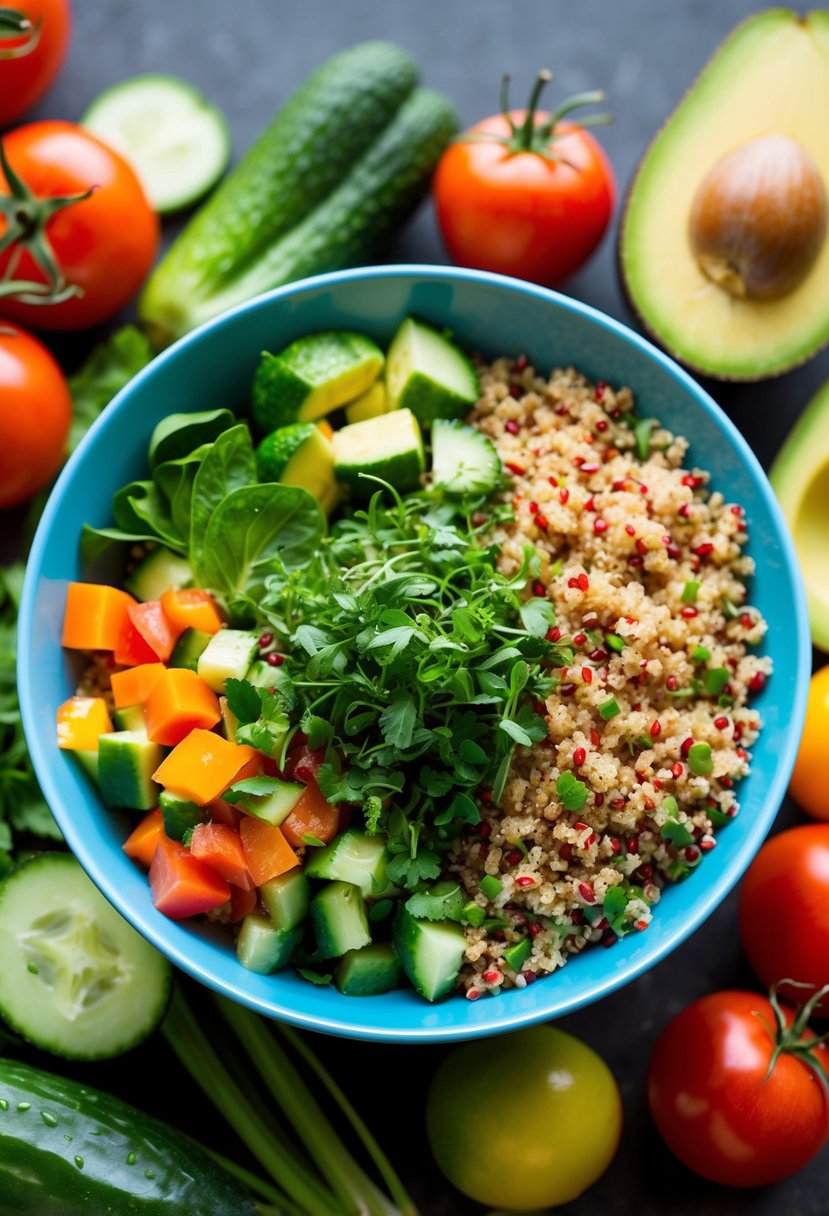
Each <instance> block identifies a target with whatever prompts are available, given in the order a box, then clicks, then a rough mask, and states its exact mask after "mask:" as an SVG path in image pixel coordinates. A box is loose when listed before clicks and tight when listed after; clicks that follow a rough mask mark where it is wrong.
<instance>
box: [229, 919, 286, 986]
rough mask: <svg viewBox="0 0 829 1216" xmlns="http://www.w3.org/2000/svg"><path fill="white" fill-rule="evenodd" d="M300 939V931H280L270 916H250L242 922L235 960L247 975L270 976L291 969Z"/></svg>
mask: <svg viewBox="0 0 829 1216" xmlns="http://www.w3.org/2000/svg"><path fill="white" fill-rule="evenodd" d="M301 937H302V930H301V929H298V928H297V929H277V927H276V925H273V924H271V922H270V921H269V920H268V918H267V916H260V915H259V914H258V913H256V912H251V913H250V914H249V915H248V916H246V917H245V919H244V920H243V921H242V927H241V929H240V930H239V936H238V937H237V939H236V956H237V958H238V959H239V962H240V963H241V964H242V966H243V967H247V969H248V971H258V972H259V974H260V975H270V974H271V973H272V972H274V971H279V970H280V969H281V968H282V967H286V966H287V965H288V963H289V962H290V960H291V955H292V954H293V952H294V950H295V949H296V948H297V946H298V945H299V942H300V938H301Z"/></svg>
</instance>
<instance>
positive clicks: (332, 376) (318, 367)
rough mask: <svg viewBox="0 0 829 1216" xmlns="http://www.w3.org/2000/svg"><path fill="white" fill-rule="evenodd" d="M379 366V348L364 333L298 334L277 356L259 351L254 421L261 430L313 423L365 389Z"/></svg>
mask: <svg viewBox="0 0 829 1216" xmlns="http://www.w3.org/2000/svg"><path fill="white" fill-rule="evenodd" d="M382 367H383V352H382V351H381V350H380V348H379V346H377V345H376V344H375V343H374V342H372V341H371V339H370V338H366V337H365V336H364V335H363V334H357V333H350V332H346V331H333V332H325V333H317V334H308V335H306V336H305V337H302V338H297V340H296V341H295V342H292V343H291V345H290V346H288V347H286V348H285V349H284V350H282V351H280V352H279V353H278V354H275V355H274V354H269V353H267V352H265V353H264V354H263V355H262V358H261V360H260V363H259V366H258V367H257V369H256V373H255V375H254V377H253V408H252V413H253V420H254V422H255V423H256V425H257V426H258V427H259V429H260V430H261V431H263V432H265V433H267V432H269V431H274V430H276V428H277V427H281V426H287V425H288V424H289V423H292V422H313V421H314V420H315V419H317V418H322V417H324V416H325V415H326V414H330V413H331V411H332V410H335V409H337V408H338V407H339V406H341V405H345V404H346V402H348V401H353V400H354V398H355V397H358V396H360V394H361V393H364V392H366V391H367V390H368V389H369V388H370V387H371V385H372V384H373V383H374V381H375V380H376V379H377V377H378V375H379V374H380V371H381V369H382Z"/></svg>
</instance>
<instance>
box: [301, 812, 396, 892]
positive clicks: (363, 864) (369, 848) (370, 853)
mask: <svg viewBox="0 0 829 1216" xmlns="http://www.w3.org/2000/svg"><path fill="white" fill-rule="evenodd" d="M388 860H389V855H388V853H387V852H386V845H385V842H384V839H383V837H382V836H369V834H368V833H367V832H361V831H359V830H358V829H357V828H349V829H348V830H347V831H345V832H341V833H340V835H339V836H337V837H335V838H334V840H332V841H331V844H328V845H326V846H325V848H323V849H312V850H310V851H309V853H308V862H307V864H306V866H305V873H306V874H307V875H308V877H309V878H327V879H329V880H330V881H335V880H339V881H341V882H349V883H353V884H354V886H355V887H359V889H360V892H361V894H362V896H363V898H364V899H380V898H381V897H382V896H385V895H390V894H393V893H394V890H395V888H393V887H391V885H390V883H389V880H388V877H387V875H386V865H387V864H388Z"/></svg>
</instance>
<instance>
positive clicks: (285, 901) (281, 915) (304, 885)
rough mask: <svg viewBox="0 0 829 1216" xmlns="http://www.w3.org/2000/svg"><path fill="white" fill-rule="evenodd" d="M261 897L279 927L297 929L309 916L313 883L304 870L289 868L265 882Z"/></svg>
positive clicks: (260, 893)
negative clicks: (285, 872) (311, 883)
mask: <svg viewBox="0 0 829 1216" xmlns="http://www.w3.org/2000/svg"><path fill="white" fill-rule="evenodd" d="M259 898H260V899H261V900H262V903H263V904H264V906H265V911H266V912H267V913H268V916H269V917H270V918H271V920H272V921H273V923H274V924H275V925H276V927H277V929H295V928H296V926H297V925H301V924H302V922H303V921H304V920H306V919H307V917H308V911H309V908H310V905H311V885H310V883H309V882H308V878H307V877H306V875H305V874H304V873H303V872H302V870H297V869H294V870H289V871H288V873H287V874H280V875H279V876H278V878H269V879H268V881H267V882H263V883H262V886H261V887H260V888H259Z"/></svg>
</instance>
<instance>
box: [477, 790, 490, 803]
mask: <svg viewBox="0 0 829 1216" xmlns="http://www.w3.org/2000/svg"><path fill="white" fill-rule="evenodd" d="M480 799H481V802H492V790H481V793H480Z"/></svg>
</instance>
